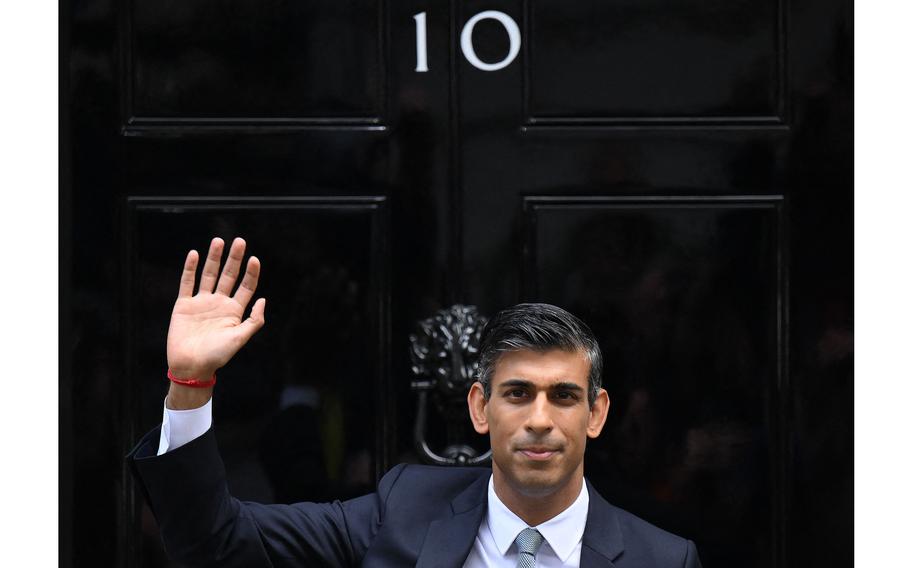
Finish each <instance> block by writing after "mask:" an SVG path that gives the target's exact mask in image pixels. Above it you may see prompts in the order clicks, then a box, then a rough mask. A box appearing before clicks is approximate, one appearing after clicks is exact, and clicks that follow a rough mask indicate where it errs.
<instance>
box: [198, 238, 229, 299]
mask: <svg viewBox="0 0 910 568" xmlns="http://www.w3.org/2000/svg"><path fill="white" fill-rule="evenodd" d="M223 252H224V241H223V240H221V239H219V238H218V237H215V238H214V239H212V244H210V245H209V254H208V256H206V258H205V266H204V267H202V278H200V279H199V292H211V291H212V290H214V289H215V281H216V280H217V279H218V268H219V267H220V266H221V254H222V253H223Z"/></svg>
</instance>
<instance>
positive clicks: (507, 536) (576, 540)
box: [464, 476, 588, 568]
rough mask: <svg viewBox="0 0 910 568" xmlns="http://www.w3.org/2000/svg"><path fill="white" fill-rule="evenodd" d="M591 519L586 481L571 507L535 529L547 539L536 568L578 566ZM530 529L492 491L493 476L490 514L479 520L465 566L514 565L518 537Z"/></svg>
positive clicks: (512, 567)
mask: <svg viewBox="0 0 910 568" xmlns="http://www.w3.org/2000/svg"><path fill="white" fill-rule="evenodd" d="M587 522H588V488H587V486H586V484H585V483H584V482H582V484H581V492H580V493H579V494H578V497H577V498H576V499H575V502H574V503H572V504H571V505H569V508H568V509H566V510H565V511H563V512H562V513H560V514H558V515H556V516H555V517H553V518H552V519H550V520H549V521H546V522H544V523H541V524H539V525H537V526H536V527H532V528H536V529H537V530H538V531H539V532H540V534H541V535H543V538H544V541H543V544H541V545H540V550H538V551H537V562H536V564H535V567H536V568H556V567H557V566H569V567H571V568H578V566H579V564H580V562H581V537H582V535H584V532H585V524H587ZM526 528H528V525H527V524H526V523H525V522H524V521H522V520H521V519H520V518H519V517H518V515H516V514H515V513H513V512H512V511H510V510H509V508H508V507H506V506H505V504H504V503H503V502H502V501H500V500H499V497H498V496H497V495H496V491H494V490H493V477H492V476H491V477H490V485H489V487H488V489H487V514H486V516H485V517H484V519H483V521H482V522H481V523H480V529H479V530H478V531H477V537H476V538H475V539H474V546H473V547H472V548H471V552H470V553H469V554H468V558H467V559H466V560H465V563H464V566H465V568H482V567H494V566H495V567H502V568H515V565H516V564H518V549H517V548H516V546H515V537H517V536H518V533H520V532H521V531H523V530H524V529H526Z"/></svg>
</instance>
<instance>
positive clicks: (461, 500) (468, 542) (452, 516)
mask: <svg viewBox="0 0 910 568" xmlns="http://www.w3.org/2000/svg"><path fill="white" fill-rule="evenodd" d="M489 482H490V477H489V476H488V475H484V476H481V477H480V478H478V479H477V480H475V481H474V482H473V483H471V484H470V485H469V486H468V487H467V488H466V489H465V490H464V491H462V492H461V493H460V494H459V495H458V497H456V498H455V499H454V500H453V501H452V504H451V509H450V510H449V511H447V512H446V513H447V515H448V516H446V517H444V518H441V519H437V520H435V521H433V522H432V523H430V527H429V529H428V530H427V536H426V538H425V539H424V541H423V546H422V547H421V549H420V555H419V556H418V557H417V568H430V567H433V568H436V567H440V568H445V567H452V568H456V567H459V566H462V565H463V564H464V561H465V559H466V558H467V557H468V553H469V552H471V546H472V545H473V544H474V539H475V538H476V537H477V530H478V529H479V528H480V523H481V521H483V516H484V514H485V513H486V510H487V487H488V486H489Z"/></svg>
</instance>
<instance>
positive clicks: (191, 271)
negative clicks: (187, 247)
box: [177, 250, 199, 298]
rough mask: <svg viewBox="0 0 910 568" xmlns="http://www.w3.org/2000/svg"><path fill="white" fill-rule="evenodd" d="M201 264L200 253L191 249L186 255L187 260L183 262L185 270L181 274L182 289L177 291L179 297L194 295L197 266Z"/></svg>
mask: <svg viewBox="0 0 910 568" xmlns="http://www.w3.org/2000/svg"><path fill="white" fill-rule="evenodd" d="M198 264H199V253H198V252H196V251H194V250H191V251H190V252H189V253H188V254H187V255H186V261H184V263H183V272H182V273H181V274H180V290H179V291H178V292H177V297H178V298H190V297H192V296H193V286H195V285H196V266H197V265H198Z"/></svg>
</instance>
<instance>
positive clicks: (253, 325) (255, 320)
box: [237, 298, 265, 344]
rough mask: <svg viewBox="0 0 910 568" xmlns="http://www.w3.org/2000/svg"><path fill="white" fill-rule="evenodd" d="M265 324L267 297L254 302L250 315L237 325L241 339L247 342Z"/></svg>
mask: <svg viewBox="0 0 910 568" xmlns="http://www.w3.org/2000/svg"><path fill="white" fill-rule="evenodd" d="M263 325H265V298H259V299H258V300H256V301H255V302H254V303H253V309H252V310H251V311H250V317H248V318H246V319H245V320H243V323H241V324H240V325H238V326H237V331H238V332H240V337H241V341H243V343H244V344H245V343H246V342H247V341H249V340H250V338H251V337H253V334H255V333H256V332H257V331H259V330H260V329H262V326H263Z"/></svg>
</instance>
